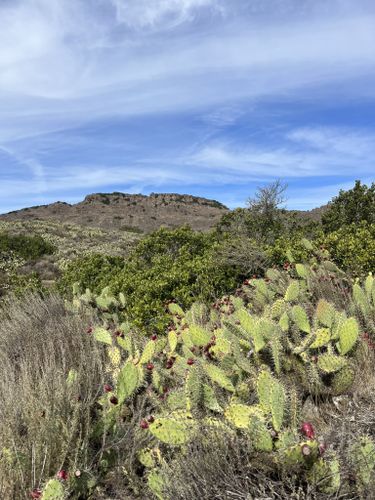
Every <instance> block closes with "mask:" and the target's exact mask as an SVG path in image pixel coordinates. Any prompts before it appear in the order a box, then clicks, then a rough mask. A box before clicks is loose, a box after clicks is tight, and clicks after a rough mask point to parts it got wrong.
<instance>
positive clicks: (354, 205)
mask: <svg viewBox="0 0 375 500" xmlns="http://www.w3.org/2000/svg"><path fill="white" fill-rule="evenodd" d="M362 221H365V222H367V223H369V224H374V223H375V183H372V184H371V186H369V187H368V186H366V184H362V183H361V181H356V182H355V185H354V187H353V188H352V189H349V190H348V191H344V190H341V191H340V193H339V194H338V196H336V197H335V198H334V199H333V200H332V202H331V203H329V205H328V208H327V210H326V212H325V213H324V214H323V217H322V223H323V228H324V231H325V232H326V233H329V232H333V231H338V230H341V229H343V228H344V226H347V225H350V224H359V223H360V222H362Z"/></svg>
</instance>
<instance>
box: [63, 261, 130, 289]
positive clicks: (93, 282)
mask: <svg viewBox="0 0 375 500" xmlns="http://www.w3.org/2000/svg"><path fill="white" fill-rule="evenodd" d="M124 265H125V259H124V258H123V257H115V256H111V255H101V254H93V255H86V256H84V257H81V258H79V259H75V260H72V261H71V262H70V263H69V264H68V265H67V266H66V269H65V270H64V272H63V275H62V277H61V278H60V279H59V281H58V284H57V288H58V290H59V291H60V292H61V293H62V294H63V295H65V296H68V297H71V295H72V290H73V285H74V283H76V282H78V283H79V284H80V287H81V288H82V289H83V290H85V289H86V288H89V289H90V290H91V291H92V292H94V293H98V292H100V291H101V290H102V289H103V288H104V287H106V286H107V285H109V284H110V281H111V277H112V276H115V275H116V274H117V273H119V272H120V271H121V270H122V269H123V267H124Z"/></svg>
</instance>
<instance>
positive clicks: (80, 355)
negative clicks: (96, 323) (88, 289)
mask: <svg viewBox="0 0 375 500" xmlns="http://www.w3.org/2000/svg"><path fill="white" fill-rule="evenodd" d="M92 321H93V318H90V317H87V316H81V317H79V316H76V315H73V314H71V313H69V312H67V311H66V310H65V308H64V304H63V302H62V301H61V299H59V298H57V297H54V296H50V297H48V298H46V299H42V298H41V297H38V296H29V297H26V298H24V299H23V301H22V302H19V301H18V302H17V301H15V300H14V299H13V300H12V299H8V301H7V302H6V303H5V304H4V305H3V307H2V309H1V311H0V401H1V405H0V422H1V424H0V498H2V499H3V500H8V499H9V500H11V499H12V500H13V499H23V498H30V496H29V492H30V490H32V489H33V488H35V487H38V486H39V485H40V484H41V483H42V482H43V481H44V480H45V479H48V478H49V477H53V476H54V475H55V474H56V472H57V471H58V470H59V469H61V468H66V469H69V470H75V469H80V470H87V471H90V470H91V467H92V460H93V450H92V449H91V448H92V443H90V442H89V436H90V434H91V431H92V429H91V426H92V422H93V419H94V418H95V416H94V414H93V413H94V412H93V409H94V404H95V401H96V399H97V397H98V394H99V392H100V391H101V387H102V383H103V376H104V375H103V374H104V370H103V356H102V353H101V351H100V350H99V349H98V347H97V345H96V343H95V342H94V341H93V340H92V339H91V338H90V336H89V335H87V333H86V329H87V325H88V324H90V322H92ZM71 369H74V370H76V372H77V380H76V382H74V383H73V384H71V385H69V384H68V383H67V376H68V373H69V371H70V370H71Z"/></svg>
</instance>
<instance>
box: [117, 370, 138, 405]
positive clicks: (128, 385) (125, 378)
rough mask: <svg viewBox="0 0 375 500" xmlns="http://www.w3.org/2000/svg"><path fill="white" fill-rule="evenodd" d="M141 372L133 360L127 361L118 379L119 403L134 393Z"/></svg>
mask: <svg viewBox="0 0 375 500" xmlns="http://www.w3.org/2000/svg"><path fill="white" fill-rule="evenodd" d="M138 380H139V373H138V369H137V367H136V366H134V364H133V363H132V362H131V361H128V362H127V363H125V365H124V367H123V368H122V370H121V371H120V374H119V376H118V380H117V387H116V392H117V397H118V400H119V404H121V403H123V402H124V401H125V399H127V398H128V397H129V396H131V395H132V394H133V392H134V391H135V390H136V388H137V387H138Z"/></svg>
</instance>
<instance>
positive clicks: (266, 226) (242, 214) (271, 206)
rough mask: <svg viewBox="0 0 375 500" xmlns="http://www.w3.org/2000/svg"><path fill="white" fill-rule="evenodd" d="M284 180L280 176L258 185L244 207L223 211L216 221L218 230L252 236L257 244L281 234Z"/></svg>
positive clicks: (272, 239) (285, 215)
mask: <svg viewBox="0 0 375 500" xmlns="http://www.w3.org/2000/svg"><path fill="white" fill-rule="evenodd" d="M286 188H287V186H286V184H284V183H283V182H281V181H280V180H276V181H275V182H273V183H271V184H269V185H267V186H264V187H259V188H258V189H257V192H256V193H255V196H254V198H249V199H248V201H247V208H238V209H236V210H234V211H233V212H229V213H228V214H225V215H224V216H223V218H222V220H221V221H220V223H219V225H218V230H219V231H220V232H227V233H231V234H232V235H235V236H239V237H247V238H252V239H253V240H255V241H257V242H258V243H260V244H263V243H267V244H268V243H272V242H273V241H274V240H275V238H277V237H278V236H280V235H281V234H282V233H283V232H284V229H285V227H284V226H285V223H287V220H286V219H288V216H287V212H286V210H285V209H284V207H283V204H284V203H285V200H286V199H285V196H284V194H285V191H286Z"/></svg>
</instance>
